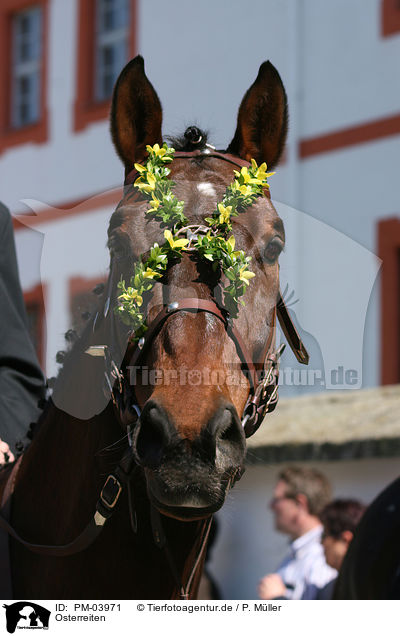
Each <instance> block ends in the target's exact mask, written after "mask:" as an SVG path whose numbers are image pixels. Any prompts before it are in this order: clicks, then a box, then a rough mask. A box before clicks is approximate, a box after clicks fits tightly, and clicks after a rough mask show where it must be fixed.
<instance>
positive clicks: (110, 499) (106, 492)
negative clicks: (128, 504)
mask: <svg viewBox="0 0 400 636" xmlns="http://www.w3.org/2000/svg"><path fill="white" fill-rule="evenodd" d="M121 492H122V484H121V483H120V482H119V481H118V479H117V478H116V477H115V475H109V476H108V478H107V481H106V483H105V484H104V486H103V488H102V491H101V493H100V501H101V503H102V504H103V506H105V507H106V508H107V509H108V510H113V508H115V506H116V504H117V501H118V499H119V496H120V494H121Z"/></svg>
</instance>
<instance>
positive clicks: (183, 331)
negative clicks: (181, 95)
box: [106, 56, 287, 520]
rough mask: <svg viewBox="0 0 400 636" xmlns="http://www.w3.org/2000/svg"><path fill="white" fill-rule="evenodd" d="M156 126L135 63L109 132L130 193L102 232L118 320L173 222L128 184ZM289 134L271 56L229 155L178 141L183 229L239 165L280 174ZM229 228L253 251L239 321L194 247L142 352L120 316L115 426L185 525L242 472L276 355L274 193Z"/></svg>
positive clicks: (152, 101) (162, 283)
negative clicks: (259, 386)
mask: <svg viewBox="0 0 400 636" xmlns="http://www.w3.org/2000/svg"><path fill="white" fill-rule="evenodd" d="M161 125H162V110H161V104H160V100H159V98H158V96H157V94H156V92H155V90H154V88H153V86H152V85H151V83H150V82H149V80H148V79H147V77H146V74H145V71H144V63H143V59H142V58H141V57H139V56H138V57H136V58H135V59H134V60H132V61H131V62H130V63H129V64H128V65H127V66H126V67H125V68H124V69H123V71H122V73H121V75H120V77H119V79H118V81H117V84H116V86H115V90H114V95H113V101H112V111H111V133H112V138H113V142H114V145H115V147H116V150H117V153H118V155H119V157H120V158H121V160H122V162H123V164H124V168H125V176H126V186H125V189H124V196H123V198H122V200H121V202H120V203H119V205H118V207H117V209H116V211H115V212H114V214H113V216H112V218H111V221H110V226H109V231H108V235H109V248H110V254H111V268H110V279H109V282H108V287H107V294H106V296H107V301H106V302H107V303H108V304H109V305H110V306H111V308H110V309H109V311H110V313H112V312H113V311H114V310H115V307H116V306H117V305H118V300H117V298H118V295H119V291H118V281H120V280H125V281H129V279H130V277H131V276H132V271H133V264H134V263H135V262H138V261H140V260H141V261H143V259H144V258H145V257H146V255H148V253H149V250H150V249H151V247H152V246H153V245H154V244H157V245H159V246H161V245H163V244H164V243H165V242H166V239H165V225H164V226H163V224H162V223H160V222H159V220H157V219H155V218H154V216H153V217H151V216H149V215H148V214H146V212H147V210H148V208H149V204H148V201H147V200H146V199H145V198H144V197H142V196H141V195H140V193H139V192H138V191H137V189H135V187H134V185H133V184H132V182H133V181H134V180H135V178H136V177H138V176H140V175H139V174H136V173H135V172H136V171H135V165H136V166H137V164H138V163H139V164H145V162H146V157H147V151H146V147H148V146H154V145H155V144H159V146H161V144H162V143H163V138H162V133H161ZM286 131H287V100H286V94H285V90H284V87H283V84H282V81H281V79H280V77H279V75H278V73H277V71H276V70H275V68H274V67H273V66H272V64H270V63H269V62H265V63H264V64H262V65H261V67H260V70H259V73H258V76H257V78H256V80H255V82H254V83H253V85H252V86H251V87H250V89H249V90H248V91H247V93H246V94H245V96H244V98H243V101H242V103H241V105H240V108H239V114H238V121H237V128H236V132H235V134H234V137H233V140H232V142H231V144H230V145H229V147H228V149H227V150H226V151H222V153H226V154H225V159H224V157H221V154H222V153H218V152H214V149H213V148H212V147H210V146H208V144H207V143H206V135H205V134H204V132H202V131H200V130H199V129H197V128H195V127H191V128H190V129H188V130H187V131H186V133H185V136H184V137H182V139H181V140H180V141H179V142H178V149H180V150H181V152H178V153H177V154H176V156H175V158H174V160H173V161H172V162H171V163H170V164H169V168H170V170H171V173H170V175H169V178H170V179H171V180H172V181H173V183H174V186H173V192H174V194H175V196H176V197H177V199H178V200H179V201H183V202H184V214H185V216H186V218H187V219H188V226H190V228H192V227H194V228H196V229H197V230H196V229H195V230H194V231H195V232H196V231H198V229H199V228H201V227H202V226H204V225H206V219H207V218H208V217H209V216H210V214H211V213H212V212H213V210H215V209H216V208H217V204H218V202H220V201H221V200H222V198H223V196H224V193H225V191H226V188H227V186H229V184H230V183H232V181H233V179H234V170H237V171H240V166H241V165H244V162H250V160H251V159H254V160H255V161H256V162H258V163H261V162H266V163H267V165H268V169H270V168H273V166H274V165H275V164H276V163H277V161H278V160H279V157H280V155H281V152H282V149H283V146H284V142H285V137H286ZM175 143H176V140H175V142H174V145H175ZM195 150H197V151H198V152H193V151H195ZM185 153H186V154H185ZM132 174H133V177H132ZM185 232H186V233H185V234H182V235H181V236H189V234H188V232H190V229H188V230H187V231H186V230H185ZM232 233H233V235H234V239H235V249H236V250H243V252H244V253H245V254H246V255H247V256H250V257H251V271H252V273H253V274H255V276H254V278H252V280H250V284H248V285H247V283H249V280H244V281H243V284H246V294H245V296H244V301H245V305H244V306H242V305H239V307H240V308H239V309H238V311H237V313H236V315H235V316H232V315H229V314H230V312H229V311H225V308H224V298H223V293H222V290H223V288H224V287H226V286H227V284H229V280H226V279H225V278H224V275H223V273H221V271H220V270H219V269H218V268H215V267H213V263H212V262H210V260H208V259H207V258H200V257H199V255H198V253H196V251H195V250H194V251H190V250H188V251H186V252H184V253H183V256H182V258H179V259H176V260H175V261H174V260H173V261H172V262H170V263H169V265H168V267H167V269H166V271H165V272H164V273H163V276H162V278H160V280H159V281H158V282H157V283H156V284H155V285H154V287H153V288H152V291H151V293H149V294H148V295H147V297H146V298H144V299H143V306H142V312H143V313H144V315H145V319H146V324H147V325H148V326H149V325H150V326H151V325H152V324H153V323H154V321H157V328H155V329H153V331H152V334H151V337H148V336H147V335H145V338H143V339H142V343H141V344H142V346H143V343H145V344H146V346H145V347H144V349H143V351H142V352H141V354H140V357H138V355H137V353H138V343H137V342H136V343H135V342H132V338H130V336H129V334H128V332H127V331H126V330H125V331H124V327H123V326H122V325H121V324H119V321H118V317H115V316H114V320H115V321H116V323H118V326H117V327H116V331H118V332H119V340H120V341H121V342H125V344H126V343H127V342H129V345H128V348H127V350H126V352H125V353H124V358H123V363H122V371H123V374H124V378H125V385H126V386H125V389H124V400H123V406H124V408H123V413H122V414H121V413H120V415H121V419H122V420H123V422H124V426H127V427H128V428H129V427H130V428H131V429H132V431H133V433H132V450H133V453H134V456H135V459H136V461H137V463H139V464H140V465H141V466H142V467H143V469H144V472H145V475H146V481H147V492H148V495H149V498H150V500H151V501H152V503H153V505H154V506H155V507H156V508H157V509H158V510H159V511H160V512H162V513H163V514H165V515H169V516H172V517H175V518H179V519H184V520H193V519H196V518H203V517H205V516H208V515H210V514H211V513H213V512H215V511H216V510H218V509H219V508H220V507H221V506H222V504H223V502H224V499H225V496H226V493H227V491H228V489H229V487H230V486H231V485H232V484H233V483H234V481H235V480H236V479H237V478H239V476H240V475H241V472H242V470H243V463H244V457H245V449H246V443H245V438H246V435H245V429H244V427H243V422H242V418H243V413H244V410H245V408H246V404H248V397H249V392H250V391H251V388H252V382H253V380H252V377H250V376H251V374H252V373H254V372H256V371H257V370H258V371H260V370H262V369H263V368H264V361H265V360H266V358H268V356H269V355H270V354H271V353H272V351H273V347H274V332H275V319H276V305H277V299H278V293H279V265H278V257H279V254H280V252H281V250H282V249H283V247H284V242H285V235H284V227H283V223H282V221H281V219H280V218H279V216H278V214H277V212H276V210H275V208H274V206H273V204H272V202H271V199H270V198H269V197H267V196H262V197H259V198H258V199H257V200H256V201H255V202H254V203H253V204H252V205H251V206H249V208H248V209H247V210H246V211H245V212H243V213H242V214H240V215H238V216H236V217H235V218H233V219H232ZM196 301H197V305H196ZM196 307H197V310H195V309H196ZM107 311H108V305H107ZM163 312H164V313H163ZM168 312H170V315H167V314H168ZM160 315H162V317H161V318H160ZM233 325H234V328H233ZM232 329H233V333H232ZM121 330H122V332H121ZM149 331H151V328H150V329H149ZM121 333H122V335H121ZM146 338H148V340H147V342H146ZM139 346H140V343H139ZM249 358H251V360H249ZM252 365H254V368H253V366H252ZM249 368H250V371H251V373H250V376H249ZM246 372H247V373H246ZM127 378H129V381H126V380H127ZM253 388H254V383H253ZM133 406H134V408H133ZM120 411H121V409H120ZM138 413H140V417H139V418H138Z"/></svg>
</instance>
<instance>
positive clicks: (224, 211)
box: [218, 203, 232, 225]
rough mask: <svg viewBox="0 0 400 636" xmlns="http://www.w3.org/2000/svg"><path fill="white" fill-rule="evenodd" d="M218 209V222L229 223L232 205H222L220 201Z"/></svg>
mask: <svg viewBox="0 0 400 636" xmlns="http://www.w3.org/2000/svg"><path fill="white" fill-rule="evenodd" d="M218 211H219V224H220V225H222V224H223V223H229V219H230V216H231V212H232V206H231V205H228V206H227V207H224V206H223V205H222V203H218Z"/></svg>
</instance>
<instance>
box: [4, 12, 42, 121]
mask: <svg viewBox="0 0 400 636" xmlns="http://www.w3.org/2000/svg"><path fill="white" fill-rule="evenodd" d="M41 33H42V10H41V8H40V7H34V8H32V9H28V10H27V11H21V12H19V13H16V14H15V15H14V16H13V26H12V40H13V46H12V49H13V62H12V86H11V99H12V103H11V118H12V122H11V123H12V126H13V127H15V128H20V127H21V126H25V125H26V124H32V123H34V122H36V121H38V119H39V110H40V107H39V104H40V90H39V86H40V60H41Z"/></svg>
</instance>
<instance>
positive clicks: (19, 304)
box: [0, 203, 44, 453]
mask: <svg viewBox="0 0 400 636" xmlns="http://www.w3.org/2000/svg"><path fill="white" fill-rule="evenodd" d="M43 394H44V378H43V374H42V371H41V369H40V366H39V362H38V360H37V357H36V353H35V349H34V347H33V343H32V341H31V339H30V336H29V333H28V327H27V317H26V311H25V305H24V300H23V296H22V290H21V284H20V281H19V275H18V266H17V259H16V253H15V243H14V232H13V226H12V219H11V215H10V213H9V211H8V210H7V208H6V207H5V206H4V205H3V204H2V203H0V438H1V439H3V440H4V441H5V442H7V443H8V444H9V445H10V448H11V450H12V452H14V453H15V451H16V450H18V448H17V449H16V447H15V444H16V443H18V442H19V441H22V443H24V444H26V433H27V431H28V429H29V424H30V423H31V422H34V421H36V420H37V418H38V416H39V413H40V410H39V408H38V406H37V402H38V400H39V399H40V398H41V397H43Z"/></svg>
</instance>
